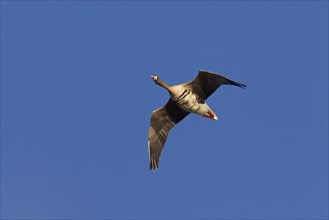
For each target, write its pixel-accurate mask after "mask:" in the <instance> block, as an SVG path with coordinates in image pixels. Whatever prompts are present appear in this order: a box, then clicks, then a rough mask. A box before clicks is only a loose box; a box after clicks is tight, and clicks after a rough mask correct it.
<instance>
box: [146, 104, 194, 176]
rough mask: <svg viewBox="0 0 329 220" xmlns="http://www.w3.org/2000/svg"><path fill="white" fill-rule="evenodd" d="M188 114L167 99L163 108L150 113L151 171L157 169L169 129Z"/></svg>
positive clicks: (149, 143)
mask: <svg viewBox="0 0 329 220" xmlns="http://www.w3.org/2000/svg"><path fill="white" fill-rule="evenodd" d="M188 114H189V112H187V111H184V110H183V109H181V108H180V107H178V106H177V105H176V104H175V103H174V101H172V100H171V99H169V101H168V102H167V104H166V105H165V106H163V107H161V108H159V109H157V110H155V111H153V112H152V117H151V124H150V128H149V136H148V150H149V160H150V169H151V170H152V169H153V170H156V169H158V167H159V165H158V164H159V158H160V155H161V151H162V149H163V147H164V145H165V142H166V140H167V137H168V134H169V131H170V129H171V128H173V127H174V126H175V125H176V124H177V123H178V122H180V121H181V120H183V119H184V118H185V117H186V116H187V115H188Z"/></svg>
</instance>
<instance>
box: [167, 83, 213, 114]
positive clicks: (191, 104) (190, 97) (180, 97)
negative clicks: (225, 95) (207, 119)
mask: <svg viewBox="0 0 329 220" xmlns="http://www.w3.org/2000/svg"><path fill="white" fill-rule="evenodd" d="M173 98H174V101H175V102H176V104H177V105H178V106H179V107H180V108H182V109H183V110H185V111H188V112H193V113H196V114H198V115H203V114H205V113H206V112H207V111H208V109H209V106H208V105H207V103H206V102H205V101H204V100H203V99H201V98H200V97H199V96H198V95H197V94H195V93H193V92H192V91H191V90H189V89H183V90H181V91H180V92H179V93H178V94H177V96H176V97H173Z"/></svg>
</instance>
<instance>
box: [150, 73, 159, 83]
mask: <svg viewBox="0 0 329 220" xmlns="http://www.w3.org/2000/svg"><path fill="white" fill-rule="evenodd" d="M151 78H152V79H153V81H154V82H155V83H156V84H159V81H160V77H158V76H153V75H151Z"/></svg>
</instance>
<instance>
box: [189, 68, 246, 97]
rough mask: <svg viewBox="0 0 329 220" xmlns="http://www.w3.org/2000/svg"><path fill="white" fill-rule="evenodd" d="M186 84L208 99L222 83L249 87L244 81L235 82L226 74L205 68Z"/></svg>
mask: <svg viewBox="0 0 329 220" xmlns="http://www.w3.org/2000/svg"><path fill="white" fill-rule="evenodd" d="M185 85H186V86H188V87H190V88H191V89H192V91H193V92H194V93H196V94H198V95H199V96H200V97H201V98H203V99H204V100H206V99H207V98H208V97H209V96H210V95H211V94H212V93H213V92H215V91H216V89H217V88H218V87H220V86H221V85H234V86H238V87H240V88H245V87H247V86H246V85H244V84H242V83H238V82H234V81H233V80H230V79H228V78H226V77H224V76H221V75H218V74H215V73H211V72H208V71H205V70H200V71H199V74H198V76H197V77H196V78H195V79H194V80H192V81H191V82H189V83H186V84H185Z"/></svg>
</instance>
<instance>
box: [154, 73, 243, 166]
mask: <svg viewBox="0 0 329 220" xmlns="http://www.w3.org/2000/svg"><path fill="white" fill-rule="evenodd" d="M151 78H152V79H153V81H154V82H155V83H156V84H157V85H159V86H161V87H163V88H165V89H166V90H167V91H168V92H169V94H170V98H169V101H168V102H167V103H166V104H165V105H164V106H163V107H161V108H159V109H157V110H154V111H153V112H152V116H151V123H150V128H149V135H148V153H149V162H150V170H157V169H158V168H159V159H160V155H161V151H162V149H163V147H164V145H165V142H166V140H167V137H168V134H169V131H170V129H171V128H173V127H174V126H175V125H176V124H177V123H178V122H180V121H181V120H183V119H184V118H185V117H186V116H187V115H188V114H190V113H191V112H192V113H195V114H197V115H201V116H203V117H205V118H209V119H213V120H218V118H217V115H216V114H215V113H214V112H213V110H211V108H210V107H209V106H208V105H207V103H206V99H207V98H208V97H209V96H210V95H211V94H212V93H213V92H215V90H216V89H217V88H218V87H220V86H221V85H234V86H238V87H240V88H245V87H247V86H246V85H244V84H241V83H237V82H234V81H232V80H230V79H228V78H226V77H224V76H221V75H218V74H215V73H211V72H208V71H205V70H200V71H199V74H198V76H197V77H196V78H195V79H194V80H192V81H191V82H188V83H183V84H180V85H175V86H169V85H167V84H166V83H165V82H163V81H162V80H161V79H160V78H159V77H158V76H151Z"/></svg>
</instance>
